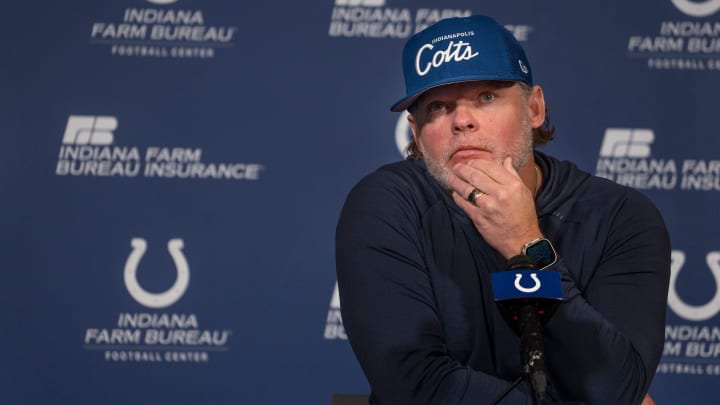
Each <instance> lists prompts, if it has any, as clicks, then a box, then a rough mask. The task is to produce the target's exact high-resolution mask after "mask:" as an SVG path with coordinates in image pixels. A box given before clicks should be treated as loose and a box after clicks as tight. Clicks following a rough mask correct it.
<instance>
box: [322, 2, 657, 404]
mask: <svg viewBox="0 0 720 405" xmlns="http://www.w3.org/2000/svg"><path fill="white" fill-rule="evenodd" d="M403 72H404V75H405V84H406V88H407V95H406V96H405V97H403V98H402V99H401V100H399V101H398V102H397V103H395V104H394V105H393V106H392V110H393V111H402V110H404V109H407V110H408V111H409V112H410V115H409V117H408V120H409V122H410V128H411V130H412V133H413V142H412V144H411V145H410V148H409V151H410V157H409V158H408V159H407V160H405V161H403V162H398V163H394V164H390V165H387V166H384V167H382V168H380V169H379V170H378V171H376V172H375V173H373V174H370V175H369V176H368V177H366V178H365V179H363V180H362V181H361V182H360V183H359V184H358V185H357V186H356V187H355V188H354V189H353V190H352V192H351V193H350V195H349V197H348V199H347V202H346V204H345V206H344V208H343V211H342V214H341V217H340V221H339V224H338V228H337V236H336V259H337V273H338V284H339V291H340V299H341V308H342V315H343V321H344V326H345V329H346V331H347V334H348V338H349V340H350V343H351V345H352V348H353V350H354V352H355V354H356V356H357V357H358V359H359V361H360V364H361V366H362V368H363V371H364V372H365V374H366V376H367V378H368V381H369V383H370V386H371V389H372V394H371V397H370V401H371V403H374V404H425V403H428V404H490V403H492V402H493V400H495V399H496V398H498V397H499V396H500V395H501V394H502V393H503V391H505V390H506V389H508V387H510V385H511V383H512V381H514V380H516V379H518V377H520V376H521V370H520V364H521V362H520V349H519V347H520V342H519V338H518V336H517V335H516V334H515V333H514V332H513V330H512V329H511V328H510V326H509V325H508V324H507V323H506V322H505V321H504V319H503V317H502V315H501V313H500V311H499V310H498V308H497V306H496V304H495V303H494V300H493V291H492V286H491V281H490V280H491V274H492V273H494V272H498V271H502V270H503V269H505V267H506V261H507V260H508V259H510V258H513V257H515V256H518V255H520V254H527V255H528V256H530V257H531V259H532V260H534V261H535V264H536V265H537V267H538V268H547V269H548V270H552V271H557V272H559V273H560V275H561V280H562V290H563V302H562V303H561V304H560V305H559V307H558V309H557V310H556V312H555V314H554V315H553V317H552V318H551V319H550V320H549V322H548V323H547V324H546V325H545V326H544V327H543V331H542V333H543V336H544V347H545V355H546V361H545V363H546V368H547V380H548V384H547V402H548V403H550V402H555V401H557V402H559V401H582V402H584V403H587V404H603V405H605V404H613V405H614V404H638V403H640V401H641V400H642V399H643V397H644V396H645V394H646V393H647V390H648V387H649V385H650V382H651V380H652V377H653V375H654V373H655V368H656V366H657V364H658V361H659V359H660V355H661V352H662V347H663V330H664V323H665V305H666V299H667V289H668V280H669V274H670V270H669V269H670V247H669V241H668V235H667V231H666V228H665V225H664V223H663V220H662V218H661V216H660V214H659V213H658V211H657V209H656V208H655V207H654V205H653V204H652V203H651V202H650V201H649V200H648V199H647V198H645V197H644V196H643V195H641V194H640V193H638V192H637V191H635V190H633V189H630V188H627V187H623V186H619V185H617V184H615V183H612V182H610V181H607V180H604V179H600V178H597V177H593V176H591V175H589V174H587V173H585V172H582V171H580V170H579V169H578V168H577V167H576V166H574V165H573V164H571V163H568V162H560V161H558V160H556V159H554V158H552V157H550V156H547V155H545V154H543V153H540V152H537V151H534V150H533V146H534V145H535V146H537V145H541V144H543V143H545V142H547V141H548V140H549V138H550V137H551V136H552V132H553V131H552V129H550V128H548V121H547V120H546V109H545V101H544V96H543V91H542V89H541V88H540V87H539V86H535V85H533V81H532V72H531V70H530V63H529V62H528V60H527V59H526V57H525V53H524V51H523V49H522V48H521V47H520V45H519V44H518V42H517V41H516V40H515V38H514V37H513V36H512V34H511V33H510V32H509V31H507V30H506V29H505V28H503V27H502V26H500V25H498V24H497V23H496V22H495V21H493V20H492V19H490V18H488V17H485V16H473V17H468V18H452V19H447V20H442V21H440V22H438V23H436V24H435V25H432V26H430V27H428V28H426V29H425V30H424V31H422V32H419V33H417V34H416V35H415V36H413V37H412V38H410V39H409V40H408V42H407V44H406V45H405V48H404V51H403ZM551 246H552V247H553V249H551V248H550V247H551ZM543 249H544V250H545V251H546V252H552V255H551V256H552V257H548V256H543V255H536V254H534V253H533V252H536V251H538V250H543ZM533 401H534V396H533V395H532V391H531V388H530V386H529V384H528V383H527V382H523V383H522V384H520V385H519V386H518V387H517V388H516V389H512V390H510V392H509V393H508V394H507V395H506V396H505V397H504V399H503V400H502V402H500V403H503V404H505V403H507V404H526V403H527V404H531V403H533Z"/></svg>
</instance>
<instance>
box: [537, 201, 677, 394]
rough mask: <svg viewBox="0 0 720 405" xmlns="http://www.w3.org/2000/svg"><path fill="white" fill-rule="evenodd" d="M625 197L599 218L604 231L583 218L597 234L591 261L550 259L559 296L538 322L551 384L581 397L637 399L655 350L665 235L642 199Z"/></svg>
mask: <svg viewBox="0 0 720 405" xmlns="http://www.w3.org/2000/svg"><path fill="white" fill-rule="evenodd" d="M626 197H627V198H625V199H624V200H623V202H622V204H620V205H619V206H618V208H617V209H615V210H614V212H612V215H611V217H610V218H606V221H605V222H607V223H608V225H607V226H608V229H607V231H599V230H598V229H596V228H595V227H594V226H593V225H592V224H585V226H586V229H584V230H583V232H584V233H585V234H587V235H595V234H599V235H602V236H601V237H599V238H598V237H596V238H597V239H595V240H593V241H592V243H591V244H592V245H594V249H597V250H599V251H600V252H601V253H600V259H599V261H598V262H597V264H595V263H593V264H589V263H585V262H584V261H583V259H582V258H581V259H580V260H573V266H578V267H579V268H572V269H570V268H569V267H570V264H568V263H567V261H563V260H561V261H560V262H559V263H558V265H557V266H556V270H558V271H560V272H561V274H562V280H563V288H564V295H565V301H564V302H563V303H562V304H561V305H560V307H559V308H558V310H557V312H556V313H555V315H554V316H553V318H552V319H551V320H550V321H549V322H548V324H547V325H546V327H545V329H544V335H545V349H546V353H548V358H547V366H548V369H549V373H550V375H551V376H552V380H553V381H554V382H555V383H556V385H557V386H556V387H555V388H556V389H558V390H559V391H560V392H561V393H562V396H563V397H567V398H575V399H582V400H584V401H586V402H587V403H588V404H639V403H640V402H641V401H642V398H643V397H644V395H645V394H646V393H647V390H648V388H649V386H650V383H651V381H652V378H653V376H654V374H655V369H656V367H657V364H658V362H659V360H660V356H661V354H662V349H663V343H664V327H665V313H666V305H667V291H668V283H669V278H670V242H669V237H668V234H667V230H666V228H665V224H664V222H663V220H662V217H661V216H660V213H659V212H658V211H657V209H656V208H655V206H654V205H653V204H652V203H651V202H650V201H649V200H647V199H646V198H645V197H644V196H642V195H641V194H639V193H637V192H634V191H633V192H631V193H629V195H627V196H626ZM597 226H598V227H602V226H603V224H597ZM558 253H559V254H560V255H562V254H563V252H558ZM566 253H567V255H571V254H574V253H577V252H566ZM580 257H582V256H580ZM587 267H590V268H587ZM580 274H582V275H580ZM586 275H588V276H586Z"/></svg>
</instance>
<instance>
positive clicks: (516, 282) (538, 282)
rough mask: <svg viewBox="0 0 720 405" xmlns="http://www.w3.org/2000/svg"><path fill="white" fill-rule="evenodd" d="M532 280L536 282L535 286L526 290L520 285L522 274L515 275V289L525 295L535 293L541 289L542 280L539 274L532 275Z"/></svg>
mask: <svg viewBox="0 0 720 405" xmlns="http://www.w3.org/2000/svg"><path fill="white" fill-rule="evenodd" d="M530 278H531V279H532V280H533V281H534V282H535V285H534V286H532V287H530V288H525V287H523V286H521V285H520V279H522V274H520V273H518V274H516V275H515V288H517V290H518V291H520V292H524V293H528V294H530V293H534V292H535V291H537V290H539V289H540V279H538V276H537V273H532V274H530Z"/></svg>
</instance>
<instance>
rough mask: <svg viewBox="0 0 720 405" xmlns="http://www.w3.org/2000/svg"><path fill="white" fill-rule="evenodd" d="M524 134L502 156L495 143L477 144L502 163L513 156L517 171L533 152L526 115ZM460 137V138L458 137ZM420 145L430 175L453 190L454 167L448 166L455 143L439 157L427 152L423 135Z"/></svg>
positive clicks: (447, 189) (442, 185)
mask: <svg viewBox="0 0 720 405" xmlns="http://www.w3.org/2000/svg"><path fill="white" fill-rule="evenodd" d="M521 131H522V134H521V136H520V139H519V141H518V142H517V143H515V144H514V145H512V147H510V149H509V150H507V151H506V152H505V153H504V154H503V155H502V156H496V150H497V147H496V145H495V144H493V143H492V142H490V141H488V140H481V141H480V142H477V143H476V145H477V146H478V147H480V148H482V149H483V150H486V151H488V152H490V153H491V154H492V155H493V158H494V159H495V161H496V162H497V163H498V164H500V165H502V162H503V161H504V160H505V159H506V158H507V157H508V156H509V157H511V158H512V162H513V167H514V168H515V170H516V171H519V170H520V168H521V167H523V166H525V165H526V164H527V162H528V161H529V160H530V154H531V153H532V146H533V145H532V127H531V126H530V118H529V117H528V116H527V115H526V116H525V117H524V118H523V121H522V123H521ZM458 139H459V138H458ZM418 147H419V148H420V152H421V153H422V156H423V160H424V161H425V164H426V165H427V169H428V172H430V175H431V176H432V177H433V178H434V179H435V180H436V181H437V182H438V183H440V186H441V187H442V188H443V189H444V190H445V191H447V192H449V193H450V192H452V187H450V174H451V173H452V169H451V168H450V167H448V164H449V162H450V158H451V157H452V152H453V151H454V150H455V147H454V145H451V146H450V147H449V148H448V150H447V151H445V152H444V153H443V154H442V155H441V156H439V157H436V158H434V157H430V156H428V154H427V153H425V148H424V146H423V143H422V137H419V139H418Z"/></svg>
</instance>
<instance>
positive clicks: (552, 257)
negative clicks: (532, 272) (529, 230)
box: [525, 239, 557, 270]
mask: <svg viewBox="0 0 720 405" xmlns="http://www.w3.org/2000/svg"><path fill="white" fill-rule="evenodd" d="M525 254H527V255H528V256H530V258H531V259H532V260H533V261H534V262H535V265H536V266H537V268H538V269H540V270H542V269H544V268H546V267H550V266H552V265H553V264H555V261H556V260H557V255H556V254H555V249H553V247H552V245H551V244H550V242H549V241H548V240H547V239H540V240H539V241H537V242H535V243H533V244H532V245H530V246H528V247H527V249H526V250H525Z"/></svg>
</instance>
